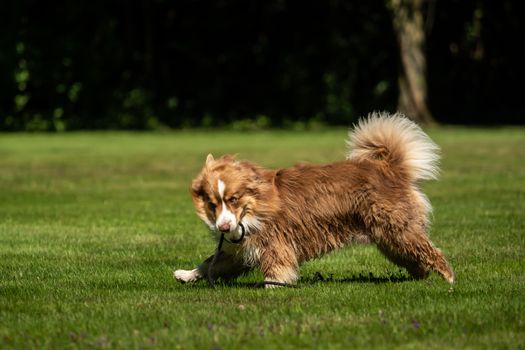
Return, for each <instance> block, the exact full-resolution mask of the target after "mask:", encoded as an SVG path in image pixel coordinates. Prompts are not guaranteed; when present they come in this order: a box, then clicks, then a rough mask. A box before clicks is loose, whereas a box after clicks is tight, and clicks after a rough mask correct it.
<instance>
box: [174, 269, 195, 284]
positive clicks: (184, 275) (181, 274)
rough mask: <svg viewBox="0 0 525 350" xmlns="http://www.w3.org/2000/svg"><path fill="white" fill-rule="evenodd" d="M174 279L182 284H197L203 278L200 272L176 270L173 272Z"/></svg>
mask: <svg viewBox="0 0 525 350" xmlns="http://www.w3.org/2000/svg"><path fill="white" fill-rule="evenodd" d="M173 278H175V279H176V280H177V281H179V282H181V283H186V282H195V281H197V280H199V279H200V278H201V275H200V273H199V270H197V269H193V270H176V271H175V272H173Z"/></svg>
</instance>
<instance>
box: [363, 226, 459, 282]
mask: <svg viewBox="0 0 525 350" xmlns="http://www.w3.org/2000/svg"><path fill="white" fill-rule="evenodd" d="M378 230H379V231H380V232H377V231H378ZM373 231H376V232H375V234H374V236H375V237H376V243H377V246H378V248H379V250H380V251H381V252H382V253H383V254H384V255H385V256H386V257H387V258H388V259H389V260H391V261H392V262H393V263H395V264H397V265H399V266H402V267H404V268H406V269H407V270H408V272H409V273H410V274H411V275H412V276H413V277H414V278H417V279H422V278H426V277H427V276H428V274H429V272H430V270H434V271H436V272H437V273H439V274H440V275H441V276H442V277H443V278H444V279H445V280H447V281H448V282H449V283H453V282H454V272H452V269H451V268H450V265H449V264H448V262H447V260H446V259H445V256H444V255H443V253H442V252H441V250H439V249H438V248H436V247H434V245H433V244H432V242H431V241H430V240H429V239H428V237H427V235H426V234H425V231H424V229H423V228H422V227H409V228H408V229H405V230H403V231H401V230H399V231H397V232H396V230H392V229H390V230H386V229H378V228H376V229H375V230H373ZM378 233H379V234H378Z"/></svg>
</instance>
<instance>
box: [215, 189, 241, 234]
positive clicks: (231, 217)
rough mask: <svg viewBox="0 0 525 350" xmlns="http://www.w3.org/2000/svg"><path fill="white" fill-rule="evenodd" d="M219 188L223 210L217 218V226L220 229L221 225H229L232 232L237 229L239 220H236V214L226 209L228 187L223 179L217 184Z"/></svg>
mask: <svg viewBox="0 0 525 350" xmlns="http://www.w3.org/2000/svg"><path fill="white" fill-rule="evenodd" d="M217 188H218V190H219V196H220V197H221V202H222V210H221V213H220V214H219V217H218V218H217V222H216V226H217V229H219V227H220V226H221V225H224V224H229V225H230V232H231V231H233V230H234V229H235V228H236V227H237V219H236V218H235V214H234V213H232V212H231V211H230V210H229V209H228V207H226V203H224V190H225V189H226V185H225V184H224V182H223V181H222V180H221V179H219V181H218V182H217Z"/></svg>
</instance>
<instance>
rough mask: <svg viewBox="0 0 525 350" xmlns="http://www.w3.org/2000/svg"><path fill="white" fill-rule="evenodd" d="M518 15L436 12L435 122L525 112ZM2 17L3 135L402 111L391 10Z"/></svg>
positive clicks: (267, 122)
mask: <svg viewBox="0 0 525 350" xmlns="http://www.w3.org/2000/svg"><path fill="white" fill-rule="evenodd" d="M520 4H521V3H520V2H512V1H510V0H506V1H499V2H493V1H488V0H487V1H474V0H471V1H453V2H437V4H436V6H435V11H433V12H428V13H427V15H428V16H429V17H431V19H432V23H433V26H432V30H431V31H429V40H428V41H427V43H428V50H427V51H428V53H429V59H428V60H429V72H428V73H429V82H430V84H429V91H430V105H431V107H432V109H434V110H435V112H436V113H435V114H436V117H437V118H438V119H440V120H442V121H446V122H478V123H487V122H512V121H518V119H517V117H516V116H518V115H522V114H523V112H524V110H523V107H522V104H521V103H520V98H521V97H520V96H519V90H518V89H514V88H511V86H512V83H514V85H516V83H520V84H521V80H522V79H520V77H523V72H524V68H523V64H522V62H521V58H519V56H518V55H516V54H515V52H520V47H521V46H523V40H521V39H522V37H523V35H522V34H523V30H522V26H521V24H520V21H521V20H520V17H519V16H520V13H522V12H523V11H521V7H522V5H520ZM476 11H477V12H476ZM480 11H481V12H480ZM480 13H481V15H480ZM0 16H1V18H0V71H1V72H2V74H0V92H1V93H0V130H56V131H63V130H72V129H103V128H110V129H118V128H122V129H162V128H165V127H195V126H203V127H211V126H224V125H230V126H233V127H235V128H239V129H254V128H255V129H258V128H264V127H268V126H273V127H281V126H285V127H294V126H295V127H300V128H303V127H308V126H311V125H319V124H332V125H341V124H344V125H348V124H350V122H352V121H355V119H356V118H357V117H358V116H360V115H363V114H366V113H368V112H369V111H371V110H382V109H388V110H394V109H395V108H396V104H397V76H398V52H397V45H396V40H395V35H394V33H393V30H392V25H391V19H390V13H389V12H388V9H387V7H386V6H385V3H384V2H383V1H379V2H378V1H372V2H366V1H338V0H333V1H317V2H305V1H281V0H272V1H263V2H257V1H239V0H237V1H230V0H228V1H167V0H156V1H147V0H138V1H130V2H106V1H98V2H97V1H74V2H72V1H58V2H53V4H48V3H46V2H41V1H34V0H19V1H3V2H1V3H0ZM480 45H481V46H480ZM480 47H481V48H482V50H480ZM239 121H240V122H239ZM261 121H262V122H261Z"/></svg>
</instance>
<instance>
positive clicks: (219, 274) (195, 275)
mask: <svg viewBox="0 0 525 350" xmlns="http://www.w3.org/2000/svg"><path fill="white" fill-rule="evenodd" d="M212 260H213V255H212V256H210V257H209V258H207V259H206V260H204V261H203V262H202V263H201V264H200V265H199V266H197V267H196V268H195V269H193V270H176V271H175V272H174V273H173V277H174V278H175V279H176V280H177V281H179V282H182V283H186V282H195V281H198V280H200V279H202V278H208V272H209V267H210V263H211V261H212ZM249 269H250V268H249V267H247V266H246V265H244V264H242V263H241V262H239V261H238V259H236V258H235V257H234V256H233V255H231V254H227V253H225V252H220V253H219V256H218V257H217V260H216V261H215V263H214V264H213V266H212V269H211V273H212V277H213V278H214V279H216V278H221V279H223V280H226V281H229V280H233V279H235V278H237V277H238V276H240V275H242V274H243V273H246V272H247V271H248V270H249Z"/></svg>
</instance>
